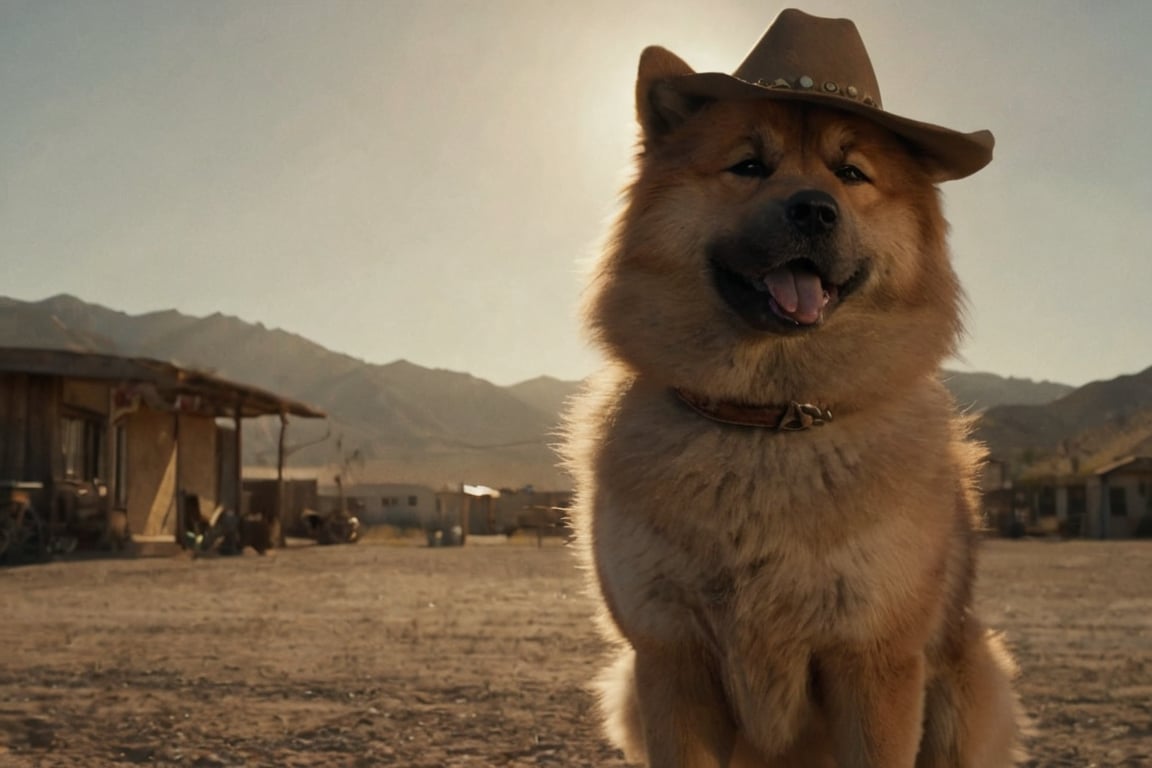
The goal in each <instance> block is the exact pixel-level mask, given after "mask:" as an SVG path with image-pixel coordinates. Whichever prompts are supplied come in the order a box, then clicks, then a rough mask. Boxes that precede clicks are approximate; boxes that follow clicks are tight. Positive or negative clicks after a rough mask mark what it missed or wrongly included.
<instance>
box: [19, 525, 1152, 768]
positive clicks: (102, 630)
mask: <svg viewBox="0 0 1152 768" xmlns="http://www.w3.org/2000/svg"><path fill="white" fill-rule="evenodd" d="M982 563H983V564H982V570H981V581H980V603H981V607H982V610H983V612H984V613H985V614H986V615H987V617H988V618H989V619H990V621H991V623H992V624H994V625H995V626H998V627H1000V628H1001V629H1003V630H1004V632H1005V633H1006V636H1007V639H1008V641H1009V643H1010V645H1011V647H1012V648H1013V649H1014V650H1015V652H1016V653H1017V655H1018V657H1019V660H1020V664H1021V680H1020V686H1019V688H1020V691H1021V694H1022V697H1023V702H1024V706H1025V708H1026V709H1027V711H1028V713H1029V714H1030V715H1031V716H1032V718H1033V719H1034V721H1035V729H1036V734H1035V736H1034V737H1032V738H1031V739H1030V742H1029V747H1030V749H1031V752H1032V758H1031V760H1030V762H1029V763H1028V765H1030V766H1060V767H1064V766H1068V767H1071V766H1083V767H1085V768H1086V767H1088V766H1152V542H1117V543H1099V542H1084V541H1077V542H1038V541H1031V542H1028V541H1026V542H1007V541H990V542H988V543H987V545H986V547H985V551H984V555H983V561H982ZM0 588H2V589H3V597H2V598H0V643H2V647H3V648H4V649H5V652H4V656H3V659H4V660H3V663H2V664H0V765H3V766H12V767H13V768H20V767H23V766H37V767H43V768H56V767H64V766H68V767H72V766H84V767H87V766H114V765H123V764H145V765H147V764H154V765H179V766H378V765H379V766H384V765H395V766H420V767H423V768H439V767H440V766H530V765H540V766H604V767H606V768H611V767H612V766H624V765H625V763H624V761H623V759H622V758H621V757H620V755H619V754H618V753H617V752H615V751H614V750H613V749H611V748H610V747H609V746H608V745H607V744H606V743H605V742H604V741H603V740H602V739H601V738H600V736H599V734H598V731H597V723H596V715H595V707H594V704H593V699H592V697H591V696H590V695H589V693H588V692H587V690H586V685H587V684H588V682H589V680H590V679H591V677H592V676H593V674H594V671H595V670H596V668H597V665H598V661H599V659H600V657H601V654H602V653H603V651H604V646H603V645H602V643H601V642H600V640H599V639H598V638H597V636H596V634H595V632H594V630H593V628H592V625H591V624H590V622H589V617H590V616H591V615H592V614H593V611H594V607H593V603H592V602H591V601H590V600H589V599H588V598H587V597H586V596H585V595H584V593H583V588H582V582H581V575H580V572H579V571H578V570H577V568H576V567H575V566H574V563H573V558H572V556H571V553H570V552H569V551H567V550H566V549H565V548H564V547H563V546H560V545H558V544H554V545H552V546H548V545H545V546H544V547H543V548H536V546H535V544H534V542H531V541H525V542H517V541H516V540H515V539H514V540H513V541H512V542H510V543H507V544H503V545H493V546H479V545H470V546H467V547H463V548H453V549H447V548H446V549H429V548H426V547H422V546H395V545H383V544H378V543H377V544H374V543H372V542H361V543H360V544H357V545H354V546H340V547H307V548H289V549H286V550H280V551H276V552H274V553H272V554H270V555H268V556H265V557H260V556H256V555H245V556H241V557H234V558H222V557H216V558H198V559H191V558H190V557H188V556H186V555H174V556H166V557H137V558H121V559H91V558H90V559H73V560H70V561H65V562H53V563H48V564H41V565H30V566H22V567H14V568H8V569H4V570H2V571H0Z"/></svg>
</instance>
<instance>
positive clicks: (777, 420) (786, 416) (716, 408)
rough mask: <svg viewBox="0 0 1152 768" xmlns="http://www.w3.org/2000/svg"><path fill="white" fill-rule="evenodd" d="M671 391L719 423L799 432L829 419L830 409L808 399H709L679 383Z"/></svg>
mask: <svg viewBox="0 0 1152 768" xmlns="http://www.w3.org/2000/svg"><path fill="white" fill-rule="evenodd" d="M672 391H673V392H675V393H676V396H677V397H678V398H680V400H681V402H683V403H684V404H685V405H687V406H688V407H689V408H691V409H692V410H694V411H696V413H698V414H700V415H701V416H704V417H706V418H709V419H711V420H712V421H718V422H720V423H721V424H733V425H736V426H740V427H760V428H763V429H774V430H777V431H780V432H800V431H803V430H805V429H809V428H811V427H822V426H824V425H825V424H827V423H828V422H830V421H832V411H831V410H829V409H828V408H824V407H822V406H819V405H812V404H811V403H797V402H796V401H792V402H790V403H788V404H787V405H747V404H745V403H738V402H735V401H732V400H712V399H711V398H707V397H701V396H700V395H695V394H693V393H691V392H686V391H685V390H683V389H680V388H678V387H673V388H672Z"/></svg>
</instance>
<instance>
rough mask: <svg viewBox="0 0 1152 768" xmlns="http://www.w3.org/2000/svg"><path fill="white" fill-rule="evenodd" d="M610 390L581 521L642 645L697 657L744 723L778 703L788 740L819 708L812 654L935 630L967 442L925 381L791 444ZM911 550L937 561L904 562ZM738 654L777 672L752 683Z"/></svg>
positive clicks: (666, 397)
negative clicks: (813, 697)
mask: <svg viewBox="0 0 1152 768" xmlns="http://www.w3.org/2000/svg"><path fill="white" fill-rule="evenodd" d="M615 386H616V387H617V388H616V390H615V395H613V396H612V397H608V398H605V399H604V400H596V399H595V398H589V402H600V403H602V405H601V406H600V407H599V408H598V409H596V410H598V413H595V414H588V415H589V416H592V417H593V418H592V421H591V423H592V424H595V429H596V430H598V431H599V434H600V439H599V440H598V441H597V443H596V444H595V445H594V446H592V445H590V446H589V449H590V450H591V451H592V452H593V455H592V456H590V457H589V458H591V459H592V464H593V466H594V473H593V476H594V478H595V482H594V483H593V484H592V491H591V494H590V495H585V497H584V498H583V499H582V504H583V505H586V509H585V510H583V511H582V512H580V513H578V517H577V522H578V525H579V526H580V527H581V528H582V529H583V530H582V531H581V533H582V535H583V536H584V537H585V540H586V543H590V544H591V555H592V559H593V562H594V565H595V570H596V573H597V575H598V578H599V581H600V588H601V590H602V592H603V594H604V596H605V599H606V603H607V605H608V609H609V612H610V614H611V615H612V617H613V619H614V621H615V623H616V625H617V626H618V627H619V628H620V630H621V631H622V632H623V633H624V634H625V635H626V636H627V637H628V639H629V641H630V642H631V643H632V644H633V645H634V646H640V645H643V644H644V643H645V642H652V643H658V644H663V643H675V644H681V643H684V642H688V643H690V644H692V645H695V646H698V647H700V648H701V650H703V651H705V652H706V653H708V654H709V655H710V656H711V657H712V658H713V659H714V660H715V662H716V664H717V666H718V669H717V672H718V674H721V675H722V676H724V677H726V678H727V682H726V688H727V689H728V691H729V696H730V697H731V698H732V699H733V701H732V704H733V705H734V707H735V708H736V710H737V711H741V710H759V709H761V708H763V707H770V708H772V709H773V710H774V711H775V712H776V713H777V715H778V716H777V717H776V718H774V720H773V722H775V723H777V725H778V726H780V727H781V728H783V729H784V730H787V729H788V727H789V722H788V721H789V720H791V719H792V718H796V721H795V722H798V721H799V720H800V719H802V718H803V717H804V712H805V711H806V710H805V707H807V706H808V698H809V697H808V696H807V693H806V688H807V686H808V684H809V680H808V677H807V670H808V669H809V665H808V659H809V658H810V657H811V656H812V655H813V654H815V653H818V652H819V651H820V650H821V649H823V648H825V647H831V646H835V645H836V644H838V643H858V642H870V641H875V640H877V639H878V638H877V635H876V633H877V632H879V628H881V627H888V628H891V627H893V626H901V625H905V624H907V625H908V627H909V628H910V629H911V628H912V627H917V632H918V633H923V632H924V629H923V628H924V627H925V626H926V625H935V624H937V623H938V621H939V618H938V617H937V618H934V619H933V620H932V621H929V622H924V621H923V616H924V611H932V610H934V608H932V607H930V606H927V605H925V606H920V605H917V600H918V596H919V595H920V594H922V593H924V594H927V593H929V592H931V590H930V589H926V588H925V587H926V585H928V584H931V583H933V581H935V582H937V583H938V582H939V580H940V579H941V578H944V576H945V574H944V570H945V569H946V568H947V567H948V564H947V563H946V562H945V559H944V557H945V556H944V551H945V549H946V547H947V542H948V540H949V538H950V535H951V531H952V530H953V529H955V528H956V523H957V517H956V516H957V514H958V511H957V509H956V504H955V501H956V498H957V494H958V493H959V488H960V484H961V482H962V481H961V479H960V472H959V471H958V466H959V465H960V464H962V455H960V453H959V450H960V449H961V448H962V446H961V445H960V444H959V443H958V442H957V441H956V440H955V439H954V435H953V425H952V424H951V421H950V416H949V414H950V410H949V409H948V406H947V400H946V398H944V397H943V396H942V394H941V393H939V392H936V391H935V389H934V388H933V387H932V386H926V387H925V391H924V392H923V393H922V394H921V395H919V396H918V398H917V399H915V400H914V401H909V402H905V403H897V404H895V405H893V404H888V405H885V406H878V408H877V412H876V413H875V414H857V415H854V416H852V417H849V418H845V419H843V420H842V421H839V422H833V423H832V424H830V425H828V426H825V427H821V428H816V429H812V430H809V431H806V432H798V433H778V432H773V431H769V430H764V429H757V428H744V427H733V426H727V425H721V424H717V423H714V422H711V421H708V420H706V419H704V418H703V417H701V416H700V415H698V414H696V413H694V412H691V411H689V410H688V409H687V408H686V407H685V406H683V404H681V403H679V402H678V401H677V400H676V399H675V397H674V396H673V395H671V393H667V392H661V391H644V390H643V389H642V388H639V387H634V388H629V387H628V386H627V385H626V384H619V383H618V384H616V385H615ZM913 426H914V428H912V427H913ZM901 430H904V431H906V432H907V434H905V435H900V436H898V437H897V438H896V439H894V438H893V431H901ZM949 446H951V449H956V450H955V451H954V450H951V449H949ZM942 447H943V448H944V449H943V450H942ZM894 466H895V467H900V468H901V471H900V472H893V471H892V467H894ZM894 478H895V479H894ZM879 500H883V501H879ZM591 508H595V510H596V511H595V514H594V515H593V514H591ZM904 547H909V548H918V549H917V550H916V551H918V552H920V553H921V554H924V552H925V550H926V549H928V550H937V551H938V552H939V555H938V556H933V557H918V558H914V559H911V560H909V559H905V558H900V557H898V556H897V555H898V553H899V552H900V550H901V549H902V548H904ZM909 562H913V563H921V564H923V563H927V564H929V565H928V567H927V568H924V567H923V566H921V570H918V571H917V570H909V566H908V563H909ZM937 569H938V570H937ZM933 571H935V572H933ZM912 617H916V618H915V619H913V620H910V619H912ZM919 640H921V641H922V640H925V638H923V637H921V638H919ZM744 659H749V660H763V659H775V660H778V663H776V664H774V665H773V668H772V669H767V668H765V669H761V670H759V671H758V672H757V673H756V674H753V675H749V674H747V671H746V670H747V668H748V665H746V664H744V663H743V662H742V660H744ZM788 715H791V716H790V717H789V716H788Z"/></svg>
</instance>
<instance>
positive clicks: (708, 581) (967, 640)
mask: <svg viewBox="0 0 1152 768" xmlns="http://www.w3.org/2000/svg"><path fill="white" fill-rule="evenodd" d="M689 72H691V70H690V69H689V68H688V67H687V65H686V64H684V62H682V61H681V60H680V59H678V58H676V57H675V56H674V55H672V54H670V53H669V52H667V51H665V50H663V49H659V48H652V49H648V50H647V51H645V53H644V55H643V57H642V59H641V65H640V75H639V80H638V83H637V103H638V112H639V121H640V125H641V129H642V142H641V150H640V153H639V158H638V169H637V176H636V179H635V181H634V182H633V183H632V185H631V187H630V189H629V191H628V195H627V198H626V206H625V209H624V211H623V213H622V215H621V217H620V220H619V222H618V225H617V228H616V230H615V233H614V237H613V239H612V241H611V242H610V244H609V247H608V248H607V249H606V252H605V254H604V256H603V258H602V259H601V260H600V261H599V262H598V263H597V265H596V268H595V272H594V275H593V277H592V284H591V288H590V291H589V293H588V297H587V307H586V312H587V319H588V324H589V327H590V329H591V332H592V335H593V337H594V338H595V340H596V341H597V342H598V343H599V344H600V346H601V347H602V348H603V349H604V350H605V352H606V354H607V355H608V357H609V363H608V365H607V367H606V369H605V370H604V371H602V372H601V373H600V374H599V375H598V376H597V377H595V378H594V380H593V381H592V382H591V383H590V384H589V386H588V388H587V390H586V392H585V393H584V394H583V395H582V396H581V398H580V399H579V400H578V401H577V403H576V404H575V406H574V408H573V409H572V413H571V414H570V417H569V439H568V444H567V456H568V460H569V464H570V466H571V468H572V471H573V473H574V475H575V477H576V481H577V486H578V501H577V506H576V510H575V512H574V523H575V525H576V527H577V531H578V534H579V541H580V543H581V551H582V552H583V553H584V555H586V557H587V563H588V566H589V571H590V574H591V575H592V577H593V580H594V583H595V586H596V588H597V593H598V594H599V595H601V596H602V598H603V605H604V607H605V608H606V610H605V616H604V619H605V620H604V626H605V629H606V631H607V632H608V634H609V636H610V637H611V638H612V639H613V640H614V641H615V642H617V643H618V645H619V654H618V658H617V659H616V661H615V663H614V664H613V665H612V666H611V667H610V668H609V669H608V670H607V671H606V672H605V674H604V675H603V677H602V681H601V686H600V687H601V697H602V704H603V709H604V715H605V720H606V726H607V731H608V734H609V735H610V737H611V738H612V740H613V741H614V742H615V743H617V744H618V745H619V746H620V747H621V748H622V749H623V750H624V751H625V752H626V754H627V755H628V757H629V758H630V759H631V760H634V761H636V762H638V763H642V764H647V765H650V766H656V767H657V768H673V767H688V766H691V767H692V768H703V767H704V766H749V767H751V766H760V767H768V766H771V767H773V768H777V767H781V766H795V767H796V768H800V767H804V768H813V767H815V766H838V767H839V768H866V767H867V768H912V766H917V768H945V767H949V768H952V767H956V768H960V767H961V766H962V767H963V768H1001V767H1002V766H1008V765H1011V764H1012V763H1013V762H1014V757H1015V755H1016V747H1017V739H1018V737H1017V730H1018V729H1017V725H1016V722H1017V713H1016V709H1017V704H1016V699H1015V696H1014V694H1013V692H1012V690H1011V687H1010V679H1011V676H1012V664H1011V661H1010V659H1009V657H1008V655H1007V654H1006V652H1005V651H1004V649H1003V648H1002V647H1001V644H1000V643H999V642H998V640H997V639H996V637H995V636H993V635H991V634H990V633H989V632H988V631H987V630H986V629H985V628H984V627H983V626H982V624H981V623H980V621H979V620H978V619H977V618H976V617H975V616H974V615H973V613H972V587H973V580H974V550H975V547H976V543H977V542H976V538H977V536H976V533H975V531H976V499H975V496H974V488H973V475H974V472H975V467H976V466H977V463H978V461H979V460H980V452H979V450H977V449H976V448H975V447H973V445H972V444H970V443H969V442H967V441H966V429H965V426H964V425H963V423H962V422H961V421H960V420H959V419H958V418H957V416H956V415H955V406H954V403H953V401H952V400H951V398H950V397H949V395H948V393H947V392H946V390H945V389H944V387H943V386H942V385H941V384H940V382H939V380H938V366H939V365H940V363H941V361H942V360H944V359H945V358H946V357H947V356H948V355H949V354H950V353H951V352H952V351H953V350H954V348H955V344H956V340H957V337H958V335H959V333H960V331H961V319H960V312H961V302H962V297H961V292H960V288H959V285H958V283H957V279H956V277H955V274H954V272H953V270H952V267H951V265H950V261H949V257H948V254H947V249H946V244H945V231H946V224H945V221H944V218H943V215H942V213H941V208H940V204H939V200H938V195H937V191H936V188H935V183H934V180H935V179H936V178H937V176H936V171H935V169H934V167H933V164H932V161H931V160H930V159H929V158H926V157H922V156H919V155H918V154H917V153H916V152H915V151H914V150H913V149H911V148H909V147H908V146H906V145H905V143H904V142H902V141H901V140H900V139H899V138H897V137H896V136H894V135H893V134H891V133H889V132H887V131H886V130H884V129H883V128H880V127H878V126H876V125H874V124H872V123H870V122H868V121H866V120H864V119H862V118H859V117H856V116H852V115H848V114H847V113H840V112H837V111H832V110H827V109H821V108H817V107H815V106H811V105H808V106H805V105H803V104H799V103H796V102H790V103H784V102H781V101H773V100H766V99H764V100H749V101H739V102H735V101H733V102H723V101H721V102H701V101H699V100H694V99H688V98H684V97H682V96H679V95H677V94H676V93H675V92H674V91H672V90H671V89H669V88H666V87H665V83H666V82H667V79H668V78H670V77H674V76H676V75H681V74H687V73H689ZM749 161H751V162H752V165H750V166H748V165H742V164H745V163H748V162H749ZM813 192H815V193H818V194H819V195H824V196H827V197H821V198H820V199H822V200H827V199H828V198H829V197H830V198H831V200H832V201H833V203H832V205H831V208H832V210H833V211H834V212H835V221H834V222H833V223H831V224H829V226H827V227H825V228H820V227H817V229H818V230H819V231H816V232H814V233H811V232H797V231H796V227H795V226H794V223H793V222H792V221H791V218H793V217H792V216H791V214H788V215H781V213H780V211H781V210H782V207H787V205H789V203H788V201H789V200H794V199H796V198H795V196H796V195H797V194H805V195H807V194H811V193H813ZM825 230H830V231H825ZM789 259H799V260H800V261H799V262H798V263H801V264H803V266H802V267H801V268H800V269H802V270H803V271H806V272H809V273H810V272H813V271H814V272H816V273H818V274H819V275H820V277H821V280H822V284H823V285H824V286H826V287H827V288H828V289H829V293H830V294H831V300H830V302H829V305H828V306H827V307H825V308H824V309H823V310H822V311H823V316H822V319H821V320H820V321H819V322H815V323H813V322H805V323H800V324H796V327H795V328H790V327H789V325H790V323H789V322H788V319H787V318H781V317H780V313H779V312H777V313H776V314H775V315H774V316H769V317H767V318H766V319H765V318H764V317H762V316H757V315H756V312H755V308H753V309H752V310H749V311H748V312H744V311H743V310H742V309H741V308H740V306H738V304H739V302H736V303H733V302H732V301H729V300H728V299H726V298H725V297H724V296H723V295H722V292H721V291H720V290H719V289H718V284H719V281H720V278H719V277H718V276H717V274H716V272H717V269H721V271H723V270H725V269H732V270H734V271H735V272H737V273H739V275H743V276H744V277H745V278H748V279H750V280H752V279H761V278H762V277H763V274H764V272H766V271H767V270H770V269H774V268H777V267H778V266H779V264H780V263H781V262H784V261H787V260H789ZM717 262H719V267H718V265H717ZM757 270H759V272H758V271H757ZM760 290H763V289H762V288H761V289H760ZM765 301H766V299H765ZM764 306H767V304H764ZM762 314H763V313H762ZM676 388H679V389H682V390H685V391H687V392H691V393H693V394H694V395H697V396H699V397H703V398H707V399H711V400H716V401H728V402H736V403H744V404H782V403H788V402H790V401H798V402H804V403H809V402H810V403H818V404H821V405H823V406H826V407H829V408H831V410H832V412H833V418H834V420H833V421H832V422H831V423H829V424H827V425H826V426H821V427H815V428H812V429H809V430H807V431H800V432H778V431H774V430H771V429H763V428H757V427H750V426H736V425H728V424H723V423H718V422H716V421H714V420H711V419H708V418H705V417H704V416H702V415H701V414H699V413H697V412H696V411H694V410H692V409H691V408H689V407H688V406H686V405H685V404H684V403H683V402H681V401H680V400H679V399H678V398H677V396H676V394H675V393H674V390H675V389H676Z"/></svg>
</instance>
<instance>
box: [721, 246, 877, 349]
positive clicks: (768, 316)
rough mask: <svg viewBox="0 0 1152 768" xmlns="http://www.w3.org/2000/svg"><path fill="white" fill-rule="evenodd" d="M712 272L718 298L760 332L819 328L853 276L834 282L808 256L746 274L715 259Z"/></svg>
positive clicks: (852, 281) (854, 283) (855, 278)
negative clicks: (718, 294)
mask: <svg viewBox="0 0 1152 768" xmlns="http://www.w3.org/2000/svg"><path fill="white" fill-rule="evenodd" d="M712 275H713V279H714V281H715V283H716V289H717V291H718V292H719V293H720V296H721V298H723V299H724V301H725V302H726V303H727V304H728V306H730V307H731V308H732V309H733V310H734V311H735V312H736V314H738V315H739V316H740V317H741V319H743V320H744V322H746V323H748V325H750V326H752V328H754V329H756V330H759V331H774V332H777V333H788V332H803V331H808V330H812V329H814V328H818V327H819V326H820V325H822V324H823V323H824V321H825V320H826V319H827V317H828V316H829V315H830V314H831V313H832V311H833V310H834V309H835V308H836V306H837V305H838V304H839V303H840V300H841V299H842V298H843V297H844V295H846V293H847V291H849V290H850V289H851V288H853V287H855V285H856V284H858V280H857V277H856V276H854V277H853V278H851V279H850V280H849V281H848V282H847V283H845V284H843V285H836V284H834V283H832V282H831V281H830V280H828V279H827V278H826V277H824V276H823V275H821V274H820V271H819V270H818V269H817V268H816V265H815V264H814V263H813V262H812V261H810V260H808V259H796V260H794V261H790V262H787V263H786V264H783V265H781V266H778V267H775V268H773V269H771V270H769V271H767V272H756V273H754V274H752V275H745V274H742V273H739V272H735V271H733V270H731V269H729V268H727V267H725V266H724V265H723V264H721V263H719V262H718V261H715V260H714V261H713V262H712Z"/></svg>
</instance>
